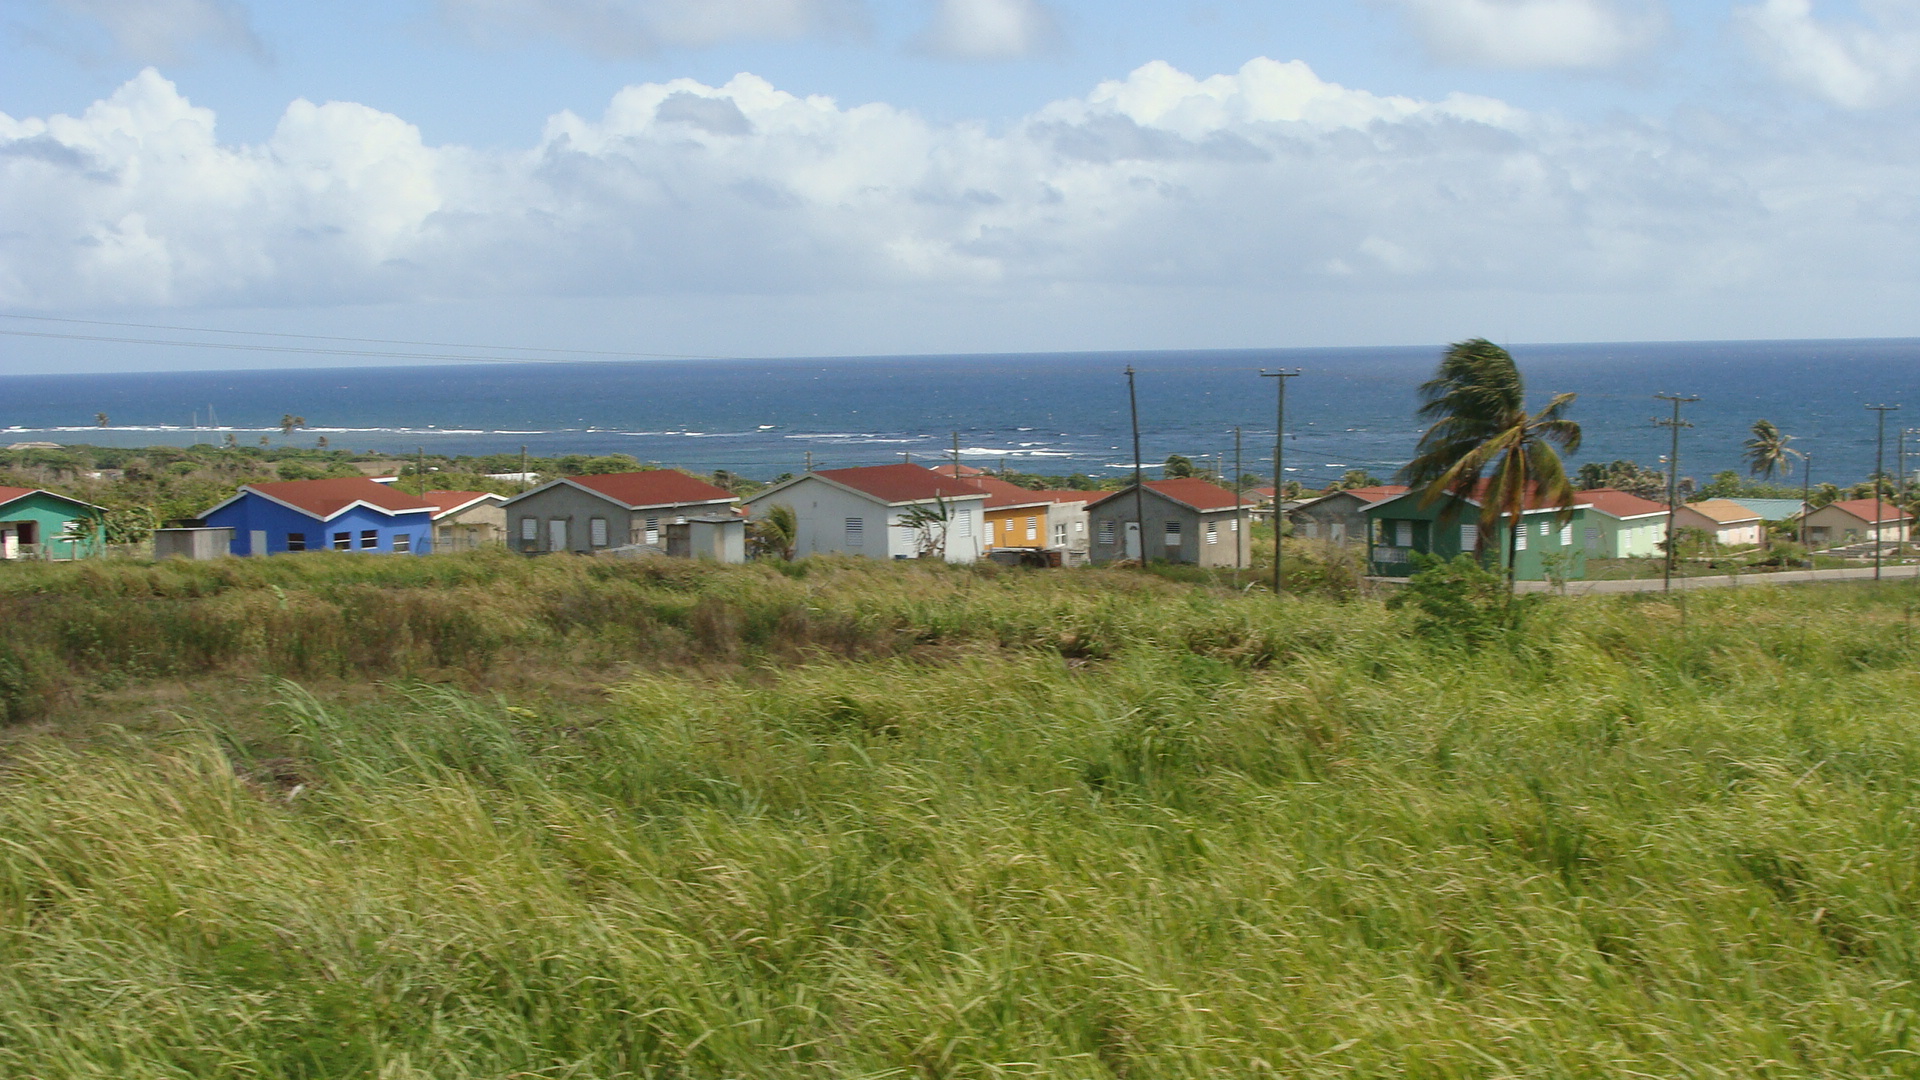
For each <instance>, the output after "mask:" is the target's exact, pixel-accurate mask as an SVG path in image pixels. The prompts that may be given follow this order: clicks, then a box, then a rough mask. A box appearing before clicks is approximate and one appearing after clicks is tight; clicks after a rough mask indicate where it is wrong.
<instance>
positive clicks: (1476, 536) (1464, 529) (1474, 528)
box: [1460, 525, 1480, 551]
mask: <svg viewBox="0 0 1920 1080" xmlns="http://www.w3.org/2000/svg"><path fill="white" fill-rule="evenodd" d="M1479 546H1480V526H1478V525H1462V526H1460V550H1461V551H1472V550H1473V549H1474V548H1477V547H1479Z"/></svg>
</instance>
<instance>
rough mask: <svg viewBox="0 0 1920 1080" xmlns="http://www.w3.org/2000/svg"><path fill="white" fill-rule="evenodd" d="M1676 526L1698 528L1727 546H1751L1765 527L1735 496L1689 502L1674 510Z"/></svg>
mask: <svg viewBox="0 0 1920 1080" xmlns="http://www.w3.org/2000/svg"><path fill="white" fill-rule="evenodd" d="M1673 527H1674V529H1675V530H1679V529H1698V530H1700V531H1701V532H1703V533H1706V534H1707V535H1708V536H1710V537H1712V538H1713V540H1714V542H1715V543H1718V544H1723V545H1725V546H1727V547H1752V546H1754V545H1755V544H1758V543H1759V542H1760V539H1761V536H1762V534H1763V532H1764V531H1765V528H1766V526H1765V525H1764V524H1763V523H1762V522H1761V520H1760V515H1759V514H1757V513H1755V512H1754V511H1752V510H1751V509H1748V508H1747V507H1745V506H1742V505H1740V504H1739V503H1737V502H1734V501H1733V500H1732V499H1706V500H1703V501H1701V502H1697V503H1686V504H1685V505H1683V506H1680V507H1678V508H1677V509H1675V510H1674V512H1673Z"/></svg>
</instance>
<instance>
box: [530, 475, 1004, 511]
mask: <svg viewBox="0 0 1920 1080" xmlns="http://www.w3.org/2000/svg"><path fill="white" fill-rule="evenodd" d="M946 479H948V480H954V479H956V478H955V477H946ZM808 480H818V481H819V482H821V483H823V484H826V485H828V486H830V487H835V488H839V489H840V490H841V491H844V492H846V493H847V494H849V495H858V496H860V497H861V498H863V499H865V500H867V501H868V502H875V503H879V504H880V505H882V506H923V505H925V504H927V503H930V502H938V501H940V500H942V499H945V500H946V501H947V502H972V501H973V500H975V499H978V500H979V501H981V502H982V503H984V502H986V501H987V493H986V492H984V491H972V492H966V493H955V494H952V495H929V496H928V497H926V498H924V499H900V500H897V501H888V500H886V499H883V498H881V497H880V496H878V495H875V494H874V493H873V492H871V491H861V490H860V489H859V488H857V487H854V486H853V485H851V484H843V483H841V482H840V481H838V480H835V479H833V478H832V477H828V476H821V475H820V474H819V473H801V474H800V475H799V476H796V477H794V478H793V479H791V480H783V481H781V482H780V483H778V484H775V485H774V486H772V487H770V488H768V489H767V490H765V491H762V492H759V493H758V494H755V495H753V496H751V497H750V498H747V499H743V500H741V501H743V502H745V503H748V504H749V505H751V504H753V503H757V502H760V501H761V500H763V499H765V498H766V497H767V496H769V495H773V494H776V493H778V492H782V491H785V490H787V489H788V488H790V487H793V486H795V485H796V484H801V483H804V482H806V481H808ZM959 482H961V483H964V482H965V481H964V480H961V481H959ZM528 494H532V493H531V492H529V493H528ZM1034 505H1038V504H1037V503H1036V504H1034ZM994 509H996V510H1001V509H1012V508H1011V507H998V506H996V507H994Z"/></svg>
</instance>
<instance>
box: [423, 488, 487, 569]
mask: <svg viewBox="0 0 1920 1080" xmlns="http://www.w3.org/2000/svg"><path fill="white" fill-rule="evenodd" d="M420 497H421V498H423V499H425V500H427V501H428V502H430V503H432V504H433V505H434V507H435V508H436V509H435V510H434V512H433V550H435V551H437V552H441V553H443V554H444V553H445V552H449V551H472V550H473V549H475V548H480V547H489V546H491V545H493V544H499V543H503V542H505V541H506V539H507V511H506V505H507V497H506V496H505V495H496V494H494V493H493V492H491V491H429V492H427V493H426V494H424V495H422V496H420Z"/></svg>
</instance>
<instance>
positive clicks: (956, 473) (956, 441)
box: [953, 431, 960, 480]
mask: <svg viewBox="0 0 1920 1080" xmlns="http://www.w3.org/2000/svg"><path fill="white" fill-rule="evenodd" d="M953 478H954V479H955V480H958V479H960V433H959V432H957V431H956V432H954V433H953Z"/></svg>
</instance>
